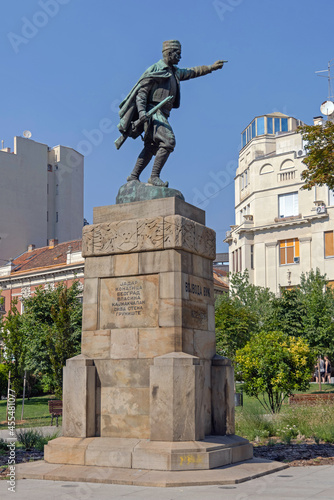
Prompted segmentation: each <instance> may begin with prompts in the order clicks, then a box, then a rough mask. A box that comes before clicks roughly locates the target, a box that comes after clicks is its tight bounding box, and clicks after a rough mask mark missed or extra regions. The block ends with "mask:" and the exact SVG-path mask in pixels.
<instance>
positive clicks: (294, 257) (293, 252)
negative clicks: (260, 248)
mask: <svg viewBox="0 0 334 500" xmlns="http://www.w3.org/2000/svg"><path fill="white" fill-rule="evenodd" d="M279 254H280V265H281V266H284V265H286V264H298V262H299V240H298V238H290V239H288V240H281V241H280V242H279Z"/></svg>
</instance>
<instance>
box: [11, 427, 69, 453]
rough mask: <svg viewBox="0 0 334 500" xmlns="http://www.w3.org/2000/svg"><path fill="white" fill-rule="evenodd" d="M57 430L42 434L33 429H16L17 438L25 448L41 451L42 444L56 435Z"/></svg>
mask: <svg viewBox="0 0 334 500" xmlns="http://www.w3.org/2000/svg"><path fill="white" fill-rule="evenodd" d="M58 434H59V433H58V431H56V432H54V433H53V434H48V435H45V436H43V434H42V433H41V431H39V430H34V429H19V430H17V431H16V436H17V440H18V442H19V443H20V444H22V446H23V447H24V448H25V449H26V450H31V449H33V448H34V449H36V450H38V451H43V449H44V445H45V444H47V443H48V442H49V441H51V440H52V439H55V438H56V437H58Z"/></svg>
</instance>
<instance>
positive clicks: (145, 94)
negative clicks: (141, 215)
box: [115, 40, 227, 187]
mask: <svg viewBox="0 0 334 500" xmlns="http://www.w3.org/2000/svg"><path fill="white" fill-rule="evenodd" d="M162 55H163V59H161V60H160V61H158V62H157V63H155V64H153V66H150V67H149V68H148V69H147V70H146V71H145V73H144V74H143V75H142V76H141V77H140V79H139V81H138V82H137V83H136V85H135V86H134V87H133V89H132V90H131V91H130V93H129V95H128V96H127V97H126V98H125V99H124V101H123V102H121V104H120V112H119V115H120V118H121V119H120V123H119V125H118V128H119V130H120V132H121V133H122V135H121V137H119V139H117V141H115V144H116V147H117V149H119V148H120V147H121V145H122V144H123V142H124V141H125V139H126V138H127V137H132V138H134V139H135V138H136V137H138V136H139V135H140V134H141V133H143V132H145V135H144V139H143V140H144V149H143V150H142V152H141V153H140V155H139V157H138V159H137V162H136V165H135V167H134V169H133V171H132V172H131V174H130V175H129V177H128V178H127V181H128V182H129V181H139V176H140V174H141V173H142V171H143V170H144V168H145V167H147V165H148V164H149V162H150V160H151V159H152V156H154V155H155V160H154V164H153V168H152V173H151V177H150V178H149V180H148V182H149V184H153V185H154V186H163V187H168V182H163V181H162V180H161V179H160V172H161V170H162V168H163V166H164V165H165V163H166V161H167V158H168V156H169V155H170V153H171V152H172V151H173V150H174V148H175V136H174V133H173V129H172V127H171V126H170V124H169V122H168V117H169V114H170V112H171V110H172V108H178V107H179V106H180V81H181V80H189V79H190V78H197V77H198V76H204V75H207V74H208V73H211V72H212V71H215V70H217V69H220V68H222V67H223V65H224V62H227V61H222V60H219V61H216V62H215V63H214V64H212V65H211V66H196V67H194V68H184V69H181V68H178V67H177V66H176V64H177V63H178V62H179V61H180V59H181V44H180V42H179V41H178V40H168V41H166V42H163V45H162Z"/></svg>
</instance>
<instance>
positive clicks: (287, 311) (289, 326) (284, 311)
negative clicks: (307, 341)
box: [266, 288, 306, 336]
mask: <svg viewBox="0 0 334 500" xmlns="http://www.w3.org/2000/svg"><path fill="white" fill-rule="evenodd" d="M302 299H303V298H302V296H301V293H300V290H299V289H298V288H293V289H292V290H282V296H281V297H275V298H274V299H273V300H272V303H271V311H272V314H271V316H270V317H269V318H268V319H267V322H266V329H269V330H280V331H282V332H285V333H288V334H289V335H293V336H300V335H303V334H304V319H305V314H306V310H305V304H304V302H303V300H302Z"/></svg>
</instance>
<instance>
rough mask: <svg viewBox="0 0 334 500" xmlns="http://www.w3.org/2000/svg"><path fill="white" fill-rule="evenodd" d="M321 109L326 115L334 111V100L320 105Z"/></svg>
mask: <svg viewBox="0 0 334 500" xmlns="http://www.w3.org/2000/svg"><path fill="white" fill-rule="evenodd" d="M320 111H321V113H323V114H324V115H326V116H329V115H331V114H333V113H334V102H332V101H325V102H323V103H322V105H321V106H320Z"/></svg>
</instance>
